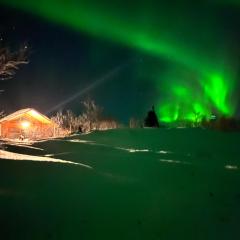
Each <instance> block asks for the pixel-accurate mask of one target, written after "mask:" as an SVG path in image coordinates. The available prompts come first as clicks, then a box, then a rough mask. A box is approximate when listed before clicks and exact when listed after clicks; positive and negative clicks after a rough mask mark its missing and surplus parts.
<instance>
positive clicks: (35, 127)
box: [0, 115, 54, 140]
mask: <svg viewBox="0 0 240 240" xmlns="http://www.w3.org/2000/svg"><path fill="white" fill-rule="evenodd" d="M22 121H28V122H29V123H30V126H29V127H28V128H23V127H22V126H21V122H22ZM0 129H1V131H0V133H1V138H8V139H21V138H24V139H31V140H35V139H43V138H49V137H54V124H44V123H41V122H39V121H37V120H36V119H34V118H32V117H30V116H24V115H23V116H21V117H20V118H18V119H15V120H12V121H6V122H3V123H1V127H0Z"/></svg>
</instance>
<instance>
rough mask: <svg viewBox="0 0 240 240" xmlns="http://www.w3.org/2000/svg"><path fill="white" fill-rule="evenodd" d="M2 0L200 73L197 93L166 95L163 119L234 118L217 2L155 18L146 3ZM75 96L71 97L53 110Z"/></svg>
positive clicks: (160, 109)
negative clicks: (215, 114)
mask: <svg viewBox="0 0 240 240" xmlns="http://www.w3.org/2000/svg"><path fill="white" fill-rule="evenodd" d="M2 2H3V3H5V4H7V5H9V6H13V7H16V8H19V9H22V10H25V11H28V12H31V13H32V14H36V15H38V16H41V17H43V18H45V19H46V20H49V21H52V22H55V23H59V24H62V25H64V26H66V27H69V28H71V29H73V30H76V31H80V32H86V33H88V34H91V35H93V36H96V37H101V38H105V39H108V40H111V41H114V42H117V43H120V44H124V45H126V46H128V47H131V48H135V49H137V50H140V51H142V52H144V53H147V54H149V55H152V56H155V57H157V58H159V59H161V60H162V59H165V60H166V61H167V62H168V63H169V65H171V66H173V67H172V68H171V71H173V72H174V69H175V66H176V65H179V66H181V67H182V68H186V69H189V71H194V72H195V74H196V75H197V78H196V80H195V81H196V82H197V83H198V84H197V86H196V87H195V88H194V89H192V87H191V84H190V86H185V88H186V89H187V90H186V92H187V93H186V94H181V93H180V92H178V91H176V89H175V90H174V89H173V88H171V89H170V90H169V91H168V95H169V99H170V100H167V99H164V100H162V99H161V101H160V100H159V102H158V106H157V113H158V116H159V117H160V119H161V120H162V121H166V122H172V121H176V120H186V119H187V120H190V121H195V120H196V117H197V115H201V116H202V117H207V118H209V117H210V116H211V114H212V111H213V110H215V111H216V112H218V113H219V114H222V115H227V116H232V115H233V114H234V111H235V104H234V103H233V102H234V99H231V95H232V86H233V85H235V79H234V78H233V77H229V75H231V74H227V77H226V74H222V72H223V71H222V69H221V68H223V69H227V70H228V67H229V66H227V67H226V65H228V64H230V62H229V61H228V59H225V58H226V56H225V50H226V49H220V50H219V48H222V45H221V44H220V45H218V44H217V42H218V41H219V33H218V31H219V28H218V26H217V25H216V24H215V20H214V19H215V16H217V14H216V15H214V12H213V11H211V9H212V7H213V5H214V4H216V2H215V1H209V2H207V3H202V5H201V4H196V6H194V7H193V5H191V4H190V8H189V7H188V5H189V4H184V6H183V5H181V4H179V5H176V6H175V8H174V9H177V11H175V10H174V9H170V8H168V9H167V10H168V11H165V7H164V5H161V7H160V8H159V9H158V12H157V14H156V12H155V14H154V9H153V8H151V6H150V5H151V3H144V4H143V5H142V7H139V6H136V5H134V4H133V5H134V7H133V9H130V10H128V9H126V6H125V5H124V4H123V3H122V4H120V7H119V9H118V8H116V7H114V6H113V5H111V4H109V3H106V2H105V1H103V2H102V1H100V2H98V1H94V4H91V3H90V2H89V1H78V2H77V1H74V0H69V1H59V0H41V1H40V2H35V1H32V0H23V1H19V0H2ZM146 2H147V1H146ZM222 2H225V1H222ZM117 3H119V2H118V1H117ZM194 4H195V3H194ZM130 6H132V5H131V4H130ZM121 7H123V8H121ZM200 7H202V9H200ZM198 8H199V9H198ZM192 10H194V11H195V12H196V13H198V12H200V11H202V12H204V18H199V20H198V21H197V20H196V19H194V21H192V19H193V18H192V16H191V14H190V13H191V12H192ZM203 33H204V34H203ZM191 39H193V40H191ZM221 39H223V40H224V37H223V36H221ZM226 48H227V47H226ZM221 59H224V60H225V63H224V64H221V63H222V60H221ZM230 71H231V70H230ZM174 77H175V80H172V79H168V78H167V79H164V81H163V84H165V83H166V82H172V85H175V84H176V85H177V87H179V85H180V84H179V79H180V77H179V76H177V75H175V76H174ZM186 81H187V80H186ZM152 83H153V84H155V85H156V86H160V87H161V86H162V81H158V79H156V80H154V81H152ZM93 86H94V83H93ZM90 89H91V86H90ZM86 91H88V90H83V92H82V93H80V92H79V93H77V94H76V97H78V96H80V95H81V94H83V93H84V92H86ZM189 91H191V93H190V94H189ZM76 97H75V96H72V98H69V99H68V100H66V101H65V102H63V103H60V104H59V105H58V106H56V107H55V108H53V109H52V110H51V111H53V110H54V109H57V108H59V107H61V106H63V105H64V104H66V103H68V102H70V101H72V100H73V99H75V98H76Z"/></svg>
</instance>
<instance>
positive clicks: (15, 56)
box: [0, 46, 28, 80]
mask: <svg viewBox="0 0 240 240" xmlns="http://www.w3.org/2000/svg"><path fill="white" fill-rule="evenodd" d="M27 63H28V60H27V47H26V46H25V47H22V48H20V49H19V50H18V51H16V52H11V51H10V50H9V49H8V48H0V78H1V80H5V79H10V78H12V77H13V76H14V75H15V73H16V70H18V69H19V65H22V64H27Z"/></svg>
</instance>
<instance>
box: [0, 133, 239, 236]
mask: <svg viewBox="0 0 240 240" xmlns="http://www.w3.org/2000/svg"><path fill="white" fill-rule="evenodd" d="M239 143H240V134H239V133H222V132H214V131H207V130H200V129H175V130H174V129H172V130H166V129H165V130H164V129H159V130H158V129H157V130H153V129H141V130H115V131H106V132H96V133H92V134H89V135H83V136H73V137H71V138H67V139H62V140H54V141H48V142H39V143H36V144H34V145H33V147H35V149H32V148H29V147H17V146H10V145H9V146H8V145H7V146H5V149H6V150H7V151H11V152H17V153H22V154H29V155H35V156H36V155H37V156H44V155H47V156H49V154H51V156H52V157H53V158H57V159H63V160H67V161H72V162H75V163H81V164H84V165H75V164H71V163H61V162H47V161H46V162H45V161H43V162H37V161H29V160H28V161H24V160H23V161H21V160H16V161H11V160H4V159H0V226H1V230H0V235H1V236H0V239H33V240H35V239H58V240H59V239H121V240H123V239H131V240H134V239H147V240H151V239H164V240H165V239H185V240H186V239H194V240H196V239H201V240H202V239H240V144H239ZM33 159H34V157H33Z"/></svg>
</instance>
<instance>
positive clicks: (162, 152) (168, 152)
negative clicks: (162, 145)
mask: <svg viewBox="0 0 240 240" xmlns="http://www.w3.org/2000/svg"><path fill="white" fill-rule="evenodd" d="M157 153H160V154H170V153H172V152H170V151H163V150H161V151H158V152H157Z"/></svg>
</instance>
